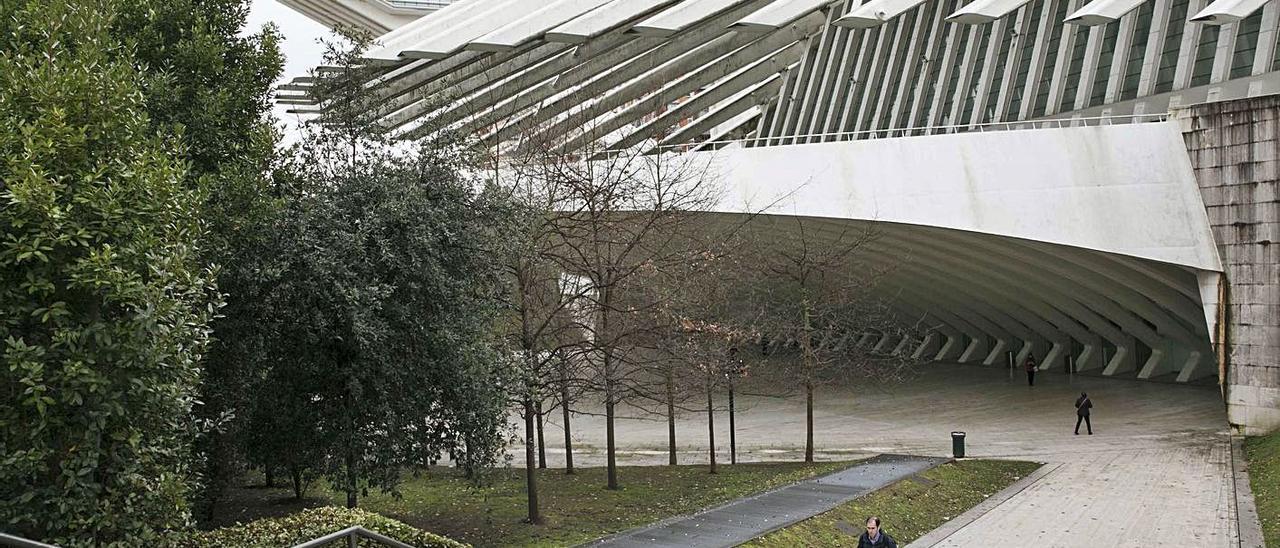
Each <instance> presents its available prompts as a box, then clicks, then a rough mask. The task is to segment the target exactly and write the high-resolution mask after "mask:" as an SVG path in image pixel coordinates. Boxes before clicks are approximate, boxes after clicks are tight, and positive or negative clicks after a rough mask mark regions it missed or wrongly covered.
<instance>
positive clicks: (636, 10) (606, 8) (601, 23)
mask: <svg viewBox="0 0 1280 548" xmlns="http://www.w3.org/2000/svg"><path fill="white" fill-rule="evenodd" d="M673 2H675V0H613V1H612V2H609V3H608V4H605V5H603V6H600V7H599V8H597V9H595V10H593V11H591V12H590V13H585V14H583V15H580V16H578V17H575V18H574V19H572V20H570V21H568V22H565V23H564V24H562V25H560V26H558V27H556V28H554V29H551V30H550V31H547V35H546V39H547V40H548V41H551V42H567V43H571V44H576V43H581V42H585V41H586V40H587V39H588V38H593V37H595V36H599V35H601V34H604V33H605V31H608V30H610V29H612V28H614V27H616V26H618V25H621V24H623V23H625V22H627V21H630V20H631V19H632V18H635V17H639V16H640V15H641V14H644V13H648V12H649V11H651V10H655V9H658V8H660V7H663V6H666V5H669V4H671V3H673Z"/></svg>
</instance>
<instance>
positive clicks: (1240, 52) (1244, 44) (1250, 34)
mask: <svg viewBox="0 0 1280 548" xmlns="http://www.w3.org/2000/svg"><path fill="white" fill-rule="evenodd" d="M1261 28H1262V10H1258V11H1255V12H1253V15H1250V16H1248V17H1245V18H1244V19H1243V20H1241V21H1240V24H1239V25H1237V26H1236V51H1235V53H1234V54H1233V55H1232V56H1231V75H1230V78H1241V77H1244V76H1248V75H1250V74H1252V73H1253V56H1254V54H1256V53H1257V52H1258V31H1259V30H1260V29H1261Z"/></svg>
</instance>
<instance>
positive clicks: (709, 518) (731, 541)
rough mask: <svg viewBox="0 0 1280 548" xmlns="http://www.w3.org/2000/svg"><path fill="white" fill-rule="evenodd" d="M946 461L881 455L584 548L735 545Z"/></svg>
mask: <svg viewBox="0 0 1280 548" xmlns="http://www.w3.org/2000/svg"><path fill="white" fill-rule="evenodd" d="M945 461H946V459H941V458H927V457H911V456H904V455H879V456H876V457H872V458H870V459H867V460H865V461H863V462H860V463H858V464H857V465H855V466H853V467H850V468H846V469H844V470H841V471H839V472H836V473H834V474H829V475H826V476H823V477H821V478H817V479H812V480H808V481H802V482H800V483H797V484H794V485H790V486H787V487H783V488H780V489H775V490H773V491H769V492H767V493H763V494H760V495H756V496H754V497H749V498H745V499H740V500H737V501H734V502H731V503H729V504H726V505H724V506H720V507H717V508H713V509H710V510H707V511H705V512H702V513H699V514H696V515H693V516H687V517H681V518H677V519H672V520H667V521H664V522H661V523H658V524H655V525H650V526H647V527H642V528H640V529H634V530H631V531H627V532H624V533H621V534H619V535H616V536H613V537H609V538H606V539H603V540H601V541H598V542H594V543H591V544H589V545H588V546H600V547H609V548H632V547H635V548H640V547H651V548H663V547H671V548H676V547H688V548H719V547H728V546H737V545H738V544H741V543H743V542H746V541H748V540H751V539H753V538H756V537H758V536H760V535H763V534H765V533H767V532H769V531H773V530H775V529H779V528H782V527H786V526H788V525H791V524H793V523H796V522H798V521H800V520H803V519H807V518H809V517H812V516H816V515H818V514H820V513H822V512H826V511H827V510H830V509H832V508H835V507H836V506H839V505H840V504H841V503H843V502H845V501H848V500H852V499H854V498H856V497H858V496H861V495H863V494H865V493H868V492H871V491H874V490H876V489H879V488H881V487H884V486H886V485H889V484H890V483H893V482H895V481H898V480H900V479H903V478H905V477H908V476H910V475H912V474H917V473H920V472H923V471H925V470H927V469H929V468H932V467H934V466H937V465H938V464H941V463H943V462H945Z"/></svg>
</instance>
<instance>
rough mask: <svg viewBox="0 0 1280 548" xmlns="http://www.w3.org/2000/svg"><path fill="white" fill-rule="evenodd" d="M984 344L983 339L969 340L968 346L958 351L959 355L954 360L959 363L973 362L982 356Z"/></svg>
mask: <svg viewBox="0 0 1280 548" xmlns="http://www.w3.org/2000/svg"><path fill="white" fill-rule="evenodd" d="M985 346H986V344H985V343H984V341H983V340H981V339H978V338H974V339H970V340H969V346H966V347H965V349H964V352H961V353H960V357H959V358H958V359H957V360H956V361H958V362H960V363H973V362H975V361H977V360H979V359H981V358H982V356H984V353H983V351H984V350H985V348H984V347H985Z"/></svg>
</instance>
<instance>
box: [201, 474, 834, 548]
mask: <svg viewBox="0 0 1280 548" xmlns="http://www.w3.org/2000/svg"><path fill="white" fill-rule="evenodd" d="M849 465H850V463H848V462H820V463H816V464H813V465H807V466H806V465H804V464H803V463H767V464H738V465H733V466H729V465H721V466H720V473H719V474H716V475H711V474H708V473H707V468H706V466H697V465H694V466H677V467H669V466H642V467H627V466H624V467H620V468H619V470H618V478H619V482H620V483H621V484H622V489H621V490H619V491H608V490H605V489H604V485H605V470H604V469H603V468H582V469H579V470H578V473H577V474H575V475H572V476H568V475H565V474H564V471H563V470H554V469H550V470H542V471H540V472H541V473H540V474H539V475H538V481H539V495H540V501H541V507H542V514H543V518H544V519H545V520H546V523H545V524H543V525H540V526H531V525H528V524H525V523H523V522H522V520H523V519H524V516H525V509H526V507H525V504H526V501H525V494H524V470H523V469H520V468H513V469H510V470H502V471H499V472H497V473H496V474H495V477H494V480H493V482H492V485H491V486H489V487H482V488H475V487H472V486H471V483H470V482H468V481H467V480H465V479H463V478H462V477H460V475H459V474H458V472H457V471H456V470H455V469H451V468H433V469H431V470H430V471H429V473H426V474H423V475H421V476H420V477H418V478H408V479H406V481H405V482H404V483H403V484H402V485H401V487H400V491H401V494H402V495H403V497H402V498H401V499H399V500H396V499H395V498H393V497H391V496H388V495H381V494H378V493H375V492H370V496H369V497H366V498H363V499H361V500H360V508H362V509H365V510H370V511H373V512H377V513H380V514H383V515H385V516H388V517H391V518H394V519H397V520H400V521H403V522H405V523H407V524H409V525H412V526H414V527H417V528H419V529H422V530H424V531H428V532H431V533H435V534H438V535H444V536H447V537H449V538H452V539H454V540H459V541H462V542H467V543H470V544H473V545H475V546H477V547H487V546H565V545H571V544H576V543H580V542H585V541H588V540H591V539H593V538H597V537H600V536H604V535H606V534H609V533H614V532H618V531H623V530H626V529H630V528H632V527H637V526H640V525H645V524H647V523H651V522H654V521H657V520H660V519H663V518H667V517H671V516H676V515H680V514H687V513H691V512H694V511H697V510H700V509H702V508H706V507H709V506H715V505H717V504H720V503H723V502H728V501H730V500H733V499H737V498H740V497H745V496H748V495H752V494H755V493H759V492H762V491H767V490H769V489H772V488H774V487H781V486H783V485H787V484H790V483H794V482H796V481H799V480H802V479H805V478H809V477H812V476H816V475H821V474H825V473H829V472H834V471H836V470H839V469H841V468H844V467H847V466H849ZM313 494H314V495H316V496H315V497H313V498H309V499H306V500H303V501H294V500H293V497H292V492H291V491H289V490H287V489H284V488H280V489H266V488H242V489H234V490H233V491H232V492H231V493H230V494H229V500H227V502H226V503H225V504H224V505H223V507H222V508H223V510H221V511H220V512H219V515H218V516H217V519H216V520H215V523H214V524H215V525H228V524H230V523H233V522H236V521H247V520H252V519H257V518H260V517H270V516H279V515H285V514H290V513H293V512H297V511H299V510H301V509H303V508H307V507H313V506H323V505H326V504H335V505H338V504H343V503H344V502H345V500H346V498H345V495H343V494H340V493H331V492H329V491H327V490H326V489H325V488H324V487H323V486H321V485H317V487H316V488H315V489H313Z"/></svg>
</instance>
